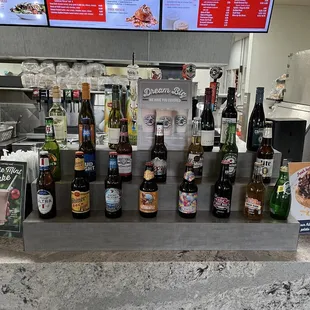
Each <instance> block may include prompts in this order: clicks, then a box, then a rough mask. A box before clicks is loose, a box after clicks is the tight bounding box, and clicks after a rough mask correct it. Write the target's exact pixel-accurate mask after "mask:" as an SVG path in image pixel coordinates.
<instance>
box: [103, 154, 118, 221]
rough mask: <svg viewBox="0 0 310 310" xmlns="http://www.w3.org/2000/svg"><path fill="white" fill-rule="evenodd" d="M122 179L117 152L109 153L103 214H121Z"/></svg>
mask: <svg viewBox="0 0 310 310" xmlns="http://www.w3.org/2000/svg"><path fill="white" fill-rule="evenodd" d="M121 197H122V180H121V177H120V175H119V172H118V165H117V153H116V152H110V153H109V168H108V175H107V177H106V179H105V203H106V207H105V215H106V217H109V218H117V217H120V216H121V215H122V205H121Z"/></svg>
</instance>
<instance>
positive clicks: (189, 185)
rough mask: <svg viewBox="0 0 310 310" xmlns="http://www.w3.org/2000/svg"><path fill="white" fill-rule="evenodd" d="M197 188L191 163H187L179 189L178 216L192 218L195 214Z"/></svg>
mask: <svg viewBox="0 0 310 310" xmlns="http://www.w3.org/2000/svg"><path fill="white" fill-rule="evenodd" d="M197 198H198V186H197V185H196V184H195V173H194V167H193V164H192V163H187V164H186V168H185V173H184V177H183V181H182V183H181V184H180V187H179V206H178V211H179V215H180V216H181V217H184V218H194V217H195V216H196V213H197Z"/></svg>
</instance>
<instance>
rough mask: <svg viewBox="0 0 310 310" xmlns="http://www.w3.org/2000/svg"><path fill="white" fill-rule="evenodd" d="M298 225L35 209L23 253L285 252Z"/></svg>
mask: <svg viewBox="0 0 310 310" xmlns="http://www.w3.org/2000/svg"><path fill="white" fill-rule="evenodd" d="M298 233H299V224H298V223H297V222H296V221H295V220H294V219H292V218H289V219H288V220H287V221H274V220H272V219H271V218H270V217H269V216H268V215H266V216H265V217H264V219H263V220H262V221H261V222H251V221H248V220H246V219H245V218H244V217H243V215H242V214H241V213H240V212H233V213H232V214H231V217H230V218H229V219H217V218H215V217H213V216H212V214H210V212H207V211H201V212H199V213H198V214H197V217H196V218H195V219H191V220H187V219H182V218H181V217H179V216H178V214H177V213H176V212H174V211H162V212H159V213H158V216H157V217H156V218H154V219H144V218H141V217H140V215H139V214H138V212H137V211H125V212H123V216H122V217H121V218H119V219H113V220H111V219H107V218H106V217H105V216H104V212H102V211H94V212H93V213H92V215H91V217H90V218H89V219H86V220H75V219H73V218H72V216H71V213H70V212H59V214H58V216H57V217H56V218H55V219H52V220H41V219H39V218H38V213H37V212H32V214H31V215H30V216H29V217H28V218H27V219H26V220H25V222H24V244H25V250H26V251H79V250H287V251H294V250H296V248H297V241H298Z"/></svg>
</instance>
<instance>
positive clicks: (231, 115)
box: [220, 87, 238, 147]
mask: <svg viewBox="0 0 310 310" xmlns="http://www.w3.org/2000/svg"><path fill="white" fill-rule="evenodd" d="M235 101H236V88H234V87H229V88H228V95H227V105H226V108H225V109H224V110H223V112H222V121H221V141H220V142H221V144H220V145H221V147H222V146H223V145H224V143H225V141H226V136H227V131H228V124H230V123H234V124H237V116H238V113H237V110H236V108H235Z"/></svg>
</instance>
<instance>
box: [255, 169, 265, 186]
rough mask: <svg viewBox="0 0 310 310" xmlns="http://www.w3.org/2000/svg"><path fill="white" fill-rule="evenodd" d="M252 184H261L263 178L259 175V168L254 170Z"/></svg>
mask: <svg viewBox="0 0 310 310" xmlns="http://www.w3.org/2000/svg"><path fill="white" fill-rule="evenodd" d="M253 182H255V183H262V182H263V177H262V174H261V168H254V173H253Z"/></svg>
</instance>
